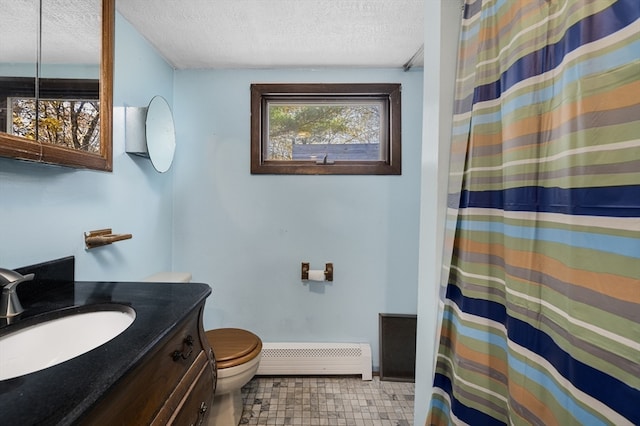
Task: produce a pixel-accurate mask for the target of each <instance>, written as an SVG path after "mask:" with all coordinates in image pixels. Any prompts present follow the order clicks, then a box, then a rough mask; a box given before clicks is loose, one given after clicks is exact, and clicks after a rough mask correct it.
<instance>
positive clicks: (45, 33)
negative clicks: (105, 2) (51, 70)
mask: <svg viewBox="0 0 640 426" xmlns="http://www.w3.org/2000/svg"><path fill="white" fill-rule="evenodd" d="M100 13H101V6H100V0H81V1H75V2H70V1H69V0H46V1H43V2H42V61H43V62H46V63H60V64H69V63H73V64H78V63H79V64H95V65H97V64H99V63H100ZM38 14H39V12H38V2H37V1H33V0H31V1H25V0H0V17H1V19H2V23H0V62H2V63H35V61H36V51H37V37H36V34H37V29H38Z"/></svg>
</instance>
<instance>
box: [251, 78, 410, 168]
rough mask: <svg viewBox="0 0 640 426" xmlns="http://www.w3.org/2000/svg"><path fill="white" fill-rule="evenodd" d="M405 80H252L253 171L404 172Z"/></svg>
mask: <svg viewBox="0 0 640 426" xmlns="http://www.w3.org/2000/svg"><path fill="white" fill-rule="evenodd" d="M400 92H401V85H400V84H366V83H362V84H317V83H316V84H252V85H251V173H253V174H318V175H320V174H334V175H336V174H338V175H369V174H370V175H399V174H401V140H400V103H401V102H400Z"/></svg>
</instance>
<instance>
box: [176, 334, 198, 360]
mask: <svg viewBox="0 0 640 426" xmlns="http://www.w3.org/2000/svg"><path fill="white" fill-rule="evenodd" d="M191 352H193V337H191V335H188V336H187V337H186V338H185V339H184V342H182V350H181V351H173V353H172V354H171V358H173V360H174V361H178V360H179V359H180V358H182V359H187V358H189V357H190V356H191Z"/></svg>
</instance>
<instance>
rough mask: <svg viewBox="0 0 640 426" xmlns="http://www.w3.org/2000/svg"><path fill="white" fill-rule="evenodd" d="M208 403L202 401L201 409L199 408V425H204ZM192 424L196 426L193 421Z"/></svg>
mask: <svg viewBox="0 0 640 426" xmlns="http://www.w3.org/2000/svg"><path fill="white" fill-rule="evenodd" d="M207 408H208V407H207V404H206V403H205V402H204V401H202V403H201V404H200V409H199V410H198V426H200V425H202V423H203V422H204V415H205V413H206V412H207ZM191 426H195V424H194V423H191Z"/></svg>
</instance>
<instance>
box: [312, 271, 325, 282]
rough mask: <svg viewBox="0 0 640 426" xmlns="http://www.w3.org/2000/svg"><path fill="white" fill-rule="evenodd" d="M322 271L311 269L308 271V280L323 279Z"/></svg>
mask: <svg viewBox="0 0 640 426" xmlns="http://www.w3.org/2000/svg"><path fill="white" fill-rule="evenodd" d="M324 278H325V277H324V271H321V270H318V269H312V270H310V271H309V281H324Z"/></svg>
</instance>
